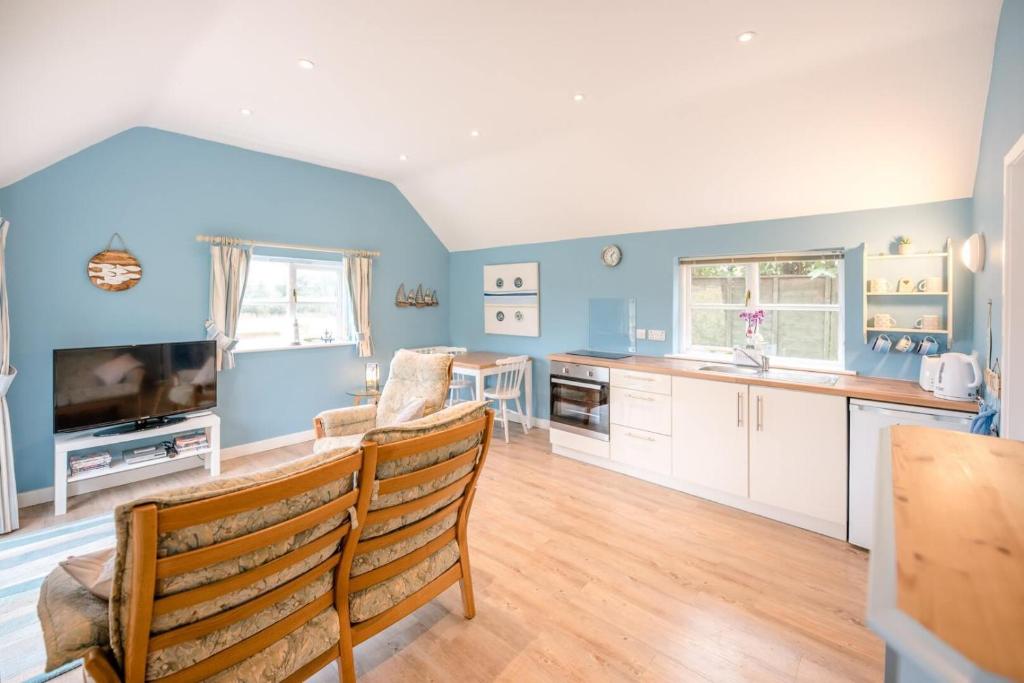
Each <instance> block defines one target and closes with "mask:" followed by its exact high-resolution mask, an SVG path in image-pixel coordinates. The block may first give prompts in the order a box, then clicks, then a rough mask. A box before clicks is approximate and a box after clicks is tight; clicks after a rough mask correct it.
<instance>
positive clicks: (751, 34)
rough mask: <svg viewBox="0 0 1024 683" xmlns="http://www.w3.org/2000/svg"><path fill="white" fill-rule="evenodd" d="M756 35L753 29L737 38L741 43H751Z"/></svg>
mask: <svg viewBox="0 0 1024 683" xmlns="http://www.w3.org/2000/svg"><path fill="white" fill-rule="evenodd" d="M755 37H757V34H756V33H754V32H753V31H744V32H743V33H741V34H739V35H738V36H736V40H738V41H740V42H741V43H749V42H750V41H752V40H753V39H754V38H755Z"/></svg>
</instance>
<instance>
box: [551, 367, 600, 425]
mask: <svg viewBox="0 0 1024 683" xmlns="http://www.w3.org/2000/svg"><path fill="white" fill-rule="evenodd" d="M608 378H609V371H608V368H600V367H596V366H593V365H581V364H579V363H552V364H551V412H550V414H549V415H550V420H551V428H552V429H562V430H565V431H567V432H573V433H574V434H580V435H582V436H589V437H591V438H594V439H600V440H601V441H608V417H609V416H608Z"/></svg>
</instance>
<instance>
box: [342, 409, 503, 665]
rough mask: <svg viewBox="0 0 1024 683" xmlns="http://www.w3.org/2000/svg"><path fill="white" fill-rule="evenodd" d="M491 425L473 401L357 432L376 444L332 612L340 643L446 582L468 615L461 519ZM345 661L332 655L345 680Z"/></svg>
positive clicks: (380, 626)
mask: <svg viewBox="0 0 1024 683" xmlns="http://www.w3.org/2000/svg"><path fill="white" fill-rule="evenodd" d="M493 425H494V411H492V410H489V409H487V408H486V406H485V404H484V403H483V402H479V401H477V402H472V403H469V402H467V403H460V404H458V405H456V406H452V407H450V408H447V409H445V410H443V411H441V412H438V413H435V414H433V415H431V416H429V417H425V418H422V419H420V420H416V421H414V422H410V423H406V424H403V425H398V426H395V427H391V428H382V429H376V430H373V431H371V432H369V433H367V434H366V435H365V439H366V441H365V443H371V442H372V443H374V444H375V445H376V452H375V455H376V463H375V471H374V483H373V486H374V489H375V495H374V497H373V500H372V501H371V502H370V511H369V512H368V514H367V516H366V518H365V524H364V525H363V526H362V527H361V528H360V532H359V537H358V539H357V541H356V546H355V551H354V556H353V558H352V565H351V571H350V579H349V583H348V590H349V597H348V604H347V605H346V609H345V610H344V611H340V614H341V617H342V624H341V629H342V638H341V640H342V643H343V644H349V643H350V644H351V645H352V646H354V645H358V644H359V643H361V642H363V641H365V640H366V639H368V638H370V637H371V636H373V635H375V634H377V633H379V632H380V631H382V630H384V629H385V628H387V627H388V626H390V625H391V624H394V623H395V622H397V621H399V620H400V619H402V618H404V617H405V616H407V615H409V614H411V613H412V612H414V611H415V610H416V609H418V608H419V607H421V606H422V605H424V604H426V603H428V602H429V601H431V600H433V599H434V598H435V597H437V596H438V595H439V594H440V593H441V592H442V591H444V590H445V589H447V588H448V587H449V586H451V585H453V584H455V583H456V582H459V583H460V584H461V588H462V604H463V609H464V614H465V617H466V618H467V619H472V618H473V616H474V615H475V613H476V608H475V606H474V600H473V583H472V577H471V574H470V568H469V545H468V538H467V526H468V522H469V511H470V508H471V506H472V504H473V497H474V495H475V492H476V484H477V480H478V479H479V477H480V472H481V470H482V468H483V465H484V461H485V460H486V458H487V449H488V446H489V445H490V442H491V432H492V428H493ZM343 646H344V645H343ZM352 661H353V660H352V658H351V657H342V659H341V663H342V674H343V675H342V680H343V681H345V682H346V683H352V682H354V681H355V675H356V673H355V669H354V668H350V667H351V663H352Z"/></svg>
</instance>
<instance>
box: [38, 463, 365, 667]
mask: <svg viewBox="0 0 1024 683" xmlns="http://www.w3.org/2000/svg"><path fill="white" fill-rule="evenodd" d="M375 449H376V447H375V446H374V445H372V444H369V445H367V446H366V447H365V448H363V449H361V450H360V449H349V450H347V451H342V452H339V453H331V454H325V455H316V456H311V457H309V458H304V459H302V460H299V461H296V462H294V463H290V464H288V465H285V466H282V467H280V468H278V469H277V470H268V471H264V472H260V473H256V474H253V475H250V476H244V477H237V478H233V479H223V480H214V481H211V482H206V483H204V484H202V485H200V486H197V487H192V488H186V489H180V490H177V491H173V492H169V493H167V494H161V495H158V496H154V497H152V498H149V499H144V500H139V501H135V502H133V503H129V504H127V505H122V506H120V507H118V508H117V510H116V511H115V522H116V528H117V547H116V558H115V563H114V567H115V570H114V577H113V585H112V592H111V595H110V598H109V602H108V603H105V602H104V601H102V600H100V599H99V598H97V597H95V596H93V595H92V594H91V593H89V592H88V591H86V589H85V588H83V587H82V586H81V585H80V584H78V583H77V582H75V580H74V579H72V578H71V577H70V576H69V575H68V574H67V572H66V571H65V570H64V569H63V568H60V567H58V568H57V569H55V570H54V571H53V572H52V573H51V574H50V575H49V576H48V577H47V578H46V579H45V581H44V582H43V585H42V587H41V590H40V599H39V615H40V620H41V622H42V626H43V633H44V638H45V640H46V646H47V655H48V661H47V665H48V666H47V668H48V669H53V668H55V667H57V666H60V665H61V664H62V663H64V662H66V661H70V660H71V659H74V658H77V657H79V656H83V654H84V657H85V666H86V670H87V673H88V674H89V675H90V676H91V677H92V678H93V679H95V680H97V681H101V682H106V681H126V682H127V683H136V682H139V683H141V682H142V681H162V682H165V683H177V682H179V681H198V680H218V681H257V680H259V681H300V680H305V679H306V678H308V677H309V676H310V675H311V674H312V673H314V672H316V671H317V670H319V669H320V668H322V667H323V666H324V665H326V664H327V663H329V662H330V661H331V660H333V659H338V658H339V657H340V658H345V657H347V658H349V660H351V657H352V648H351V646H350V645H348V644H347V643H345V642H344V641H343V638H342V633H343V630H342V629H341V628H340V624H341V619H340V616H339V615H341V614H345V615H347V614H348V602H347V598H348V592H349V590H348V584H349V573H348V571H347V567H349V566H350V565H351V561H352V557H353V554H354V552H355V543H354V540H353V539H354V537H355V535H357V534H358V531H354V530H355V529H357V528H358V522H359V521H360V520H365V519H366V516H367V514H368V508H369V505H370V498H371V492H372V490H373V477H374V472H375V471H376V450H375ZM108 625H109V632H108V630H107V627H108ZM105 636H106V637H105ZM90 638H91V639H92V642H88V641H89V640H90ZM353 668H354V667H353V664H352V662H351V661H348V662H342V664H341V669H342V670H345V671H351V670H353Z"/></svg>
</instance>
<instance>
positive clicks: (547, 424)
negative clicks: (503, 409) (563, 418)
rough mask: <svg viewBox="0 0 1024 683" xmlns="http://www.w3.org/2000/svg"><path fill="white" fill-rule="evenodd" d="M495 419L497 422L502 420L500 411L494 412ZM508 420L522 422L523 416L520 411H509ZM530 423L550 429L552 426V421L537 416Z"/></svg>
mask: <svg viewBox="0 0 1024 683" xmlns="http://www.w3.org/2000/svg"><path fill="white" fill-rule="evenodd" d="M494 421H495V422H501V413H500V412H496V413H495V414H494ZM508 421H509V422H519V423H522V421H523V418H522V417H520V416H519V414H518V413H509V414H508ZM530 424H531V426H533V427H540V428H541V429H550V428H551V423H550V421H548V420H547V419H546V418H543V417H535V418H533V422H531V423H530Z"/></svg>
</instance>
